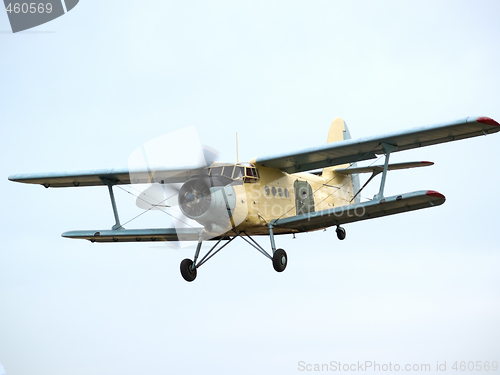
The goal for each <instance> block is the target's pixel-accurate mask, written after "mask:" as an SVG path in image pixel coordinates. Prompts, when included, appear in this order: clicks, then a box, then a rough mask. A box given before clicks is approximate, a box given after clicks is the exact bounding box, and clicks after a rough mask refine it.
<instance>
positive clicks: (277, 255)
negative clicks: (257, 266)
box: [273, 249, 288, 272]
mask: <svg viewBox="0 0 500 375" xmlns="http://www.w3.org/2000/svg"><path fill="white" fill-rule="evenodd" d="M287 264H288V257H287V255H286V252H285V250H283V249H278V250H276V251H275V252H274V254H273V267H274V269H275V270H276V272H283V271H284V270H285V268H286V265H287Z"/></svg>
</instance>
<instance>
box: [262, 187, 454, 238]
mask: <svg viewBox="0 0 500 375" xmlns="http://www.w3.org/2000/svg"><path fill="white" fill-rule="evenodd" d="M445 200H446V198H445V196H444V195H442V194H440V193H438V192H436V191H433V190H422V191H415V192H413V193H406V194H401V195H397V196H396V195H395V196H392V197H387V198H384V199H381V200H373V201H370V202H363V203H357V204H350V205H347V206H340V207H336V208H331V209H328V210H323V211H317V212H312V213H309V214H303V215H297V216H292V217H287V218H283V219H278V220H273V221H272V222H271V224H272V225H274V226H275V227H277V228H289V229H296V230H298V231H299V232H307V231H310V230H315V229H321V228H326V227H329V226H332V225H342V224H347V223H353V222H356V221H361V220H368V219H375V218H377V217H382V216H388V215H394V214H399V213H402V212H408V211H414V210H420V209H422V208H428V207H434V206H439V205H441V204H443V203H444V202H445Z"/></svg>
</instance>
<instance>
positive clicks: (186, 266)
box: [181, 259, 197, 282]
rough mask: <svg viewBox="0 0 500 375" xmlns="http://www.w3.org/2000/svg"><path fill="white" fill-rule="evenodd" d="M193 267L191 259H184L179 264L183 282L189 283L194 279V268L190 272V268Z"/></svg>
mask: <svg viewBox="0 0 500 375" xmlns="http://www.w3.org/2000/svg"><path fill="white" fill-rule="evenodd" d="M192 265H193V261H192V260H191V259H184V260H183V261H182V262H181V275H182V277H183V278H184V280H186V281H188V282H191V281H193V280H194V279H196V274H197V272H196V268H195V269H194V270H191V266H192Z"/></svg>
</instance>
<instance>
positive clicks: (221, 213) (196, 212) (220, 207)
mask: <svg viewBox="0 0 500 375" xmlns="http://www.w3.org/2000/svg"><path fill="white" fill-rule="evenodd" d="M230 183H231V180H230V179H226V178H224V177H222V176H221V177H210V176H204V177H198V178H193V179H191V180H189V181H187V182H186V183H184V185H182V187H181V189H180V190H179V198H178V199H179V207H180V209H181V211H182V213H183V214H184V215H185V216H186V217H188V218H189V219H192V220H196V221H197V222H198V223H200V224H202V225H203V226H204V227H205V229H206V230H207V231H209V232H213V231H218V230H223V228H227V227H228V225H230V221H231V220H230V217H229V214H228V208H229V210H230V211H231V213H232V212H234V210H235V208H236V193H235V191H234V188H233V186H231V184H230Z"/></svg>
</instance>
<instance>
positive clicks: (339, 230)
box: [335, 227, 346, 241]
mask: <svg viewBox="0 0 500 375" xmlns="http://www.w3.org/2000/svg"><path fill="white" fill-rule="evenodd" d="M335 232H337V238H338V239H339V240H341V241H342V240H345V234H346V233H345V229H344V228H342V227H337V229H335Z"/></svg>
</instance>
